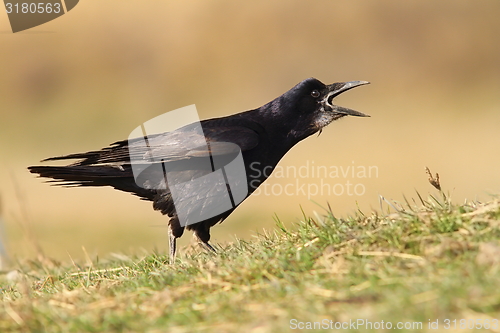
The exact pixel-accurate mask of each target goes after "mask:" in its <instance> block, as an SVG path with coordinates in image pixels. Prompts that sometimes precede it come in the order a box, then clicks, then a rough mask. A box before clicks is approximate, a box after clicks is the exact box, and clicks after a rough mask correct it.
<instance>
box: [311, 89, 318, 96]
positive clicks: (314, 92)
mask: <svg viewBox="0 0 500 333" xmlns="http://www.w3.org/2000/svg"><path fill="white" fill-rule="evenodd" d="M319 95H320V93H319V91H317V90H313V91H311V96H312V97H314V98H318V97H319Z"/></svg>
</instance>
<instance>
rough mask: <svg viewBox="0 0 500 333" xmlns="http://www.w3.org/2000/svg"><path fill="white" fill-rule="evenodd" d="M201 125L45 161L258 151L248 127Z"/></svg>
mask: <svg viewBox="0 0 500 333" xmlns="http://www.w3.org/2000/svg"><path fill="white" fill-rule="evenodd" d="M196 125H197V124H191V125H187V126H184V127H182V128H180V129H178V130H175V131H171V132H166V133H161V134H153V135H149V136H148V137H147V138H135V139H132V140H124V141H118V142H115V143H113V144H111V146H110V147H106V148H103V149H101V150H97V151H89V152H85V153H77V154H70V155H64V156H58V157H51V158H48V159H45V160H44V161H56V160H68V159H80V161H77V162H75V163H73V164H72V165H73V166H91V165H124V164H130V163H131V162H132V163H141V162H144V163H155V162H162V163H165V162H175V161H182V160H188V159H192V158H201V157H209V156H224V155H234V153H235V148H239V150H241V151H242V152H244V151H247V150H250V149H252V148H254V147H256V146H257V145H258V143H259V134H258V133H257V132H256V131H255V130H253V129H251V128H249V127H247V126H238V125H230V126H213V127H205V126H204V128H203V132H200V128H199V127H198V126H196Z"/></svg>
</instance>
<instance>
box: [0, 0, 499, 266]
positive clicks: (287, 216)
mask: <svg viewBox="0 0 500 333" xmlns="http://www.w3.org/2000/svg"><path fill="white" fill-rule="evenodd" d="M499 17H500V1H497V0H489V1H488V0H481V1H461V0H442V1H439V2H437V1H431V0H419V1H399V0H382V1H376V2H367V1H357V0H355V1H334V0H316V1H289V0H286V1H272V2H270V1H251V2H235V1H217V0H213V1H202V0H199V1H182V2H181V1H161V2H160V1H154V2H153V1H151V2H145V1H127V2H123V1H118V0H108V1H81V2H80V3H79V4H78V5H77V6H76V7H75V8H74V9H73V10H72V11H71V12H69V13H68V14H66V15H64V16H62V17H60V18H58V19H56V20H54V21H51V22H49V23H46V24H44V25H41V26H39V27H36V28H33V29H30V30H27V31H24V32H20V33H16V34H13V33H12V32H11V30H10V25H9V22H8V18H7V15H6V14H0V49H1V52H0V115H1V118H0V200H1V206H0V207H1V208H0V209H1V211H0V216H1V219H2V221H3V227H2V228H3V232H2V237H3V239H4V242H5V246H6V251H7V253H8V255H9V256H10V257H11V258H26V257H28V258H30V257H33V256H35V255H37V254H39V253H40V252H43V253H45V254H46V255H48V256H50V257H52V258H56V259H59V260H68V259H69V256H71V257H72V258H82V257H83V256H84V251H83V250H82V247H84V248H85V249H86V251H87V252H88V253H89V255H91V256H96V255H98V256H100V257H103V256H106V255H108V254H109V253H110V252H127V251H131V252H137V250H138V249H140V248H144V249H146V250H148V251H151V250H153V249H158V250H160V251H164V250H165V249H167V246H168V245H167V228H166V227H165V226H166V223H167V218H165V217H164V216H162V215H161V214H160V213H158V212H155V211H153V210H152V207H151V203H149V202H144V201H140V200H138V199H137V198H136V197H133V196H132V195H130V194H127V193H121V192H117V191H114V190H112V189H110V188H85V189H65V188H58V187H51V186H48V184H45V183H44V182H43V180H42V179H37V178H36V177H35V176H34V175H32V174H30V173H29V172H28V171H27V170H26V167H27V166H29V165H36V164H38V163H39V161H40V160H41V159H43V158H46V157H50V156H57V155H64V154H69V153H75V152H81V151H88V150H94V149H99V148H102V147H105V146H107V145H108V144H110V143H112V142H115V141H118V140H122V139H126V138H127V137H128V135H129V133H130V132H131V131H132V130H133V129H134V128H135V127H137V126H138V125H139V124H141V123H143V122H145V121H147V120H149V119H151V118H153V117H155V116H157V115H160V114H162V113H165V112H167V111H171V110H174V109H177V108H179V107H183V106H186V105H190V104H196V106H197V109H198V113H199V115H200V117H201V118H202V119H206V118H210V117H217V116H224V115H229V114H232V113H236V112H240V111H244V110H248V109H253V108H256V107H259V106H261V105H263V104H265V103H267V102H268V101H270V100H272V99H274V98H275V97H277V96H279V95H280V94H282V93H283V92H285V91H287V90H288V89H290V88H291V87H293V86H294V85H295V84H297V83H298V82H299V81H301V80H303V79H305V78H308V77H316V78H318V79H319V80H321V81H323V82H324V83H333V82H339V81H352V80H366V81H370V82H371V85H369V86H364V87H361V88H357V89H355V90H352V91H350V92H348V93H346V94H344V95H342V96H340V97H339V98H338V99H337V100H336V102H337V104H339V105H342V106H346V107H349V108H353V109H355V110H359V111H361V112H364V113H367V114H370V115H371V116H372V117H371V118H354V117H351V118H344V119H341V120H339V121H337V122H334V123H332V124H331V125H330V126H329V127H328V128H326V129H325V130H324V131H323V133H322V134H321V135H320V136H319V137H318V136H313V137H310V138H308V139H307V140H305V141H303V142H301V143H300V144H299V145H297V146H296V147H295V148H294V149H293V150H292V151H290V152H289V154H288V155H287V156H286V157H285V158H284V159H283V160H282V161H281V164H280V165H281V166H283V168H287V167H289V168H296V169H297V170H298V169H299V168H300V167H301V166H304V165H305V167H304V168H305V169H308V170H312V166H313V165H314V166H326V167H328V168H331V167H333V168H337V169H338V170H342V169H341V168H343V170H344V171H347V170H351V171H352V169H348V168H353V167H354V168H356V173H355V174H354V175H353V174H352V173H351V172H350V171H349V172H348V173H347V174H346V175H342V174H340V176H339V177H330V175H329V176H328V177H325V176H322V177H317V176H313V175H312V174H309V175H305V174H304V173H303V174H302V176H303V177H298V178H297V179H296V178H294V177H293V175H290V174H289V175H288V177H287V175H286V174H283V175H282V176H281V177H272V178H271V179H269V180H268V184H269V185H268V193H267V194H266V193H263V192H262V191H261V192H260V194H259V195H255V196H252V197H251V198H249V199H248V200H246V201H245V202H244V204H243V205H242V206H241V207H239V208H238V209H237V210H236V211H235V213H233V214H232V215H231V216H230V217H229V218H228V219H227V220H226V221H225V222H224V223H223V224H221V225H218V226H217V227H216V228H214V229H213V231H212V240H213V242H215V243H218V242H227V241H234V239H235V237H238V238H243V239H251V238H252V235H255V234H256V233H258V232H262V229H263V228H265V229H267V230H271V231H272V230H273V229H275V221H274V217H275V216H276V215H277V216H278V217H279V218H280V220H282V221H283V222H285V223H286V224H289V225H291V224H293V222H295V221H297V220H299V219H300V218H301V217H302V210H303V211H304V213H305V214H306V215H308V216H314V212H317V213H318V214H320V215H321V214H323V212H324V210H323V208H322V207H325V206H327V204H329V205H330V206H331V208H332V210H333V212H334V213H335V214H336V215H337V216H339V217H345V216H348V215H351V214H354V213H355V212H356V211H357V210H358V209H360V210H361V211H363V212H365V213H367V214H368V213H370V212H371V211H372V210H380V205H379V195H383V196H384V197H386V198H390V199H394V200H398V201H402V200H403V195H405V196H406V197H408V198H416V197H417V196H416V193H415V190H417V191H418V192H419V193H421V194H422V196H423V197H427V196H428V195H429V194H432V195H436V190H434V189H433V188H432V187H431V186H430V185H429V183H428V181H427V175H426V174H425V172H424V168H425V166H428V167H429V168H430V169H431V170H432V171H433V172H438V173H439V174H440V176H441V184H442V187H443V189H444V191H445V192H449V193H450V194H451V196H452V199H453V201H454V202H456V203H461V202H463V201H464V200H480V201H487V200H490V199H491V194H497V193H498V192H499V191H500V174H499V162H500V154H499V144H500V131H499V124H500V112H499V111H500V20H499V19H498V18H499ZM308 163H309V164H308ZM369 167H372V169H371V170H372V173H371V174H369V173H366V174H365V177H362V176H363V174H358V173H357V172H358V171H360V170H362V169H363V168H366V170H368V168H369ZM360 168H361V169H360ZM289 170H290V169H289ZM329 170H332V169H329ZM375 170H376V171H377V172H376V173H375ZM303 171H304V170H303ZM304 172H305V171H304ZM297 181H298V182H299V184H306V186H307V185H309V184H316V185H318V186H319V185H320V184H322V183H321V182H323V183H327V184H330V187H331V188H332V187H333V186H337V187H335V190H336V193H330V194H328V193H321V191H319V193H317V194H314V193H309V195H308V194H307V193H306V194H304V193H302V191H300V190H298V189H297V188H296V185H297ZM347 182H349V183H350V184H351V185H352V187H351V191H350V194H349V193H348V189H347V185H346V184H347ZM289 183H291V184H295V185H292V187H291V188H290V187H289V189H293V190H296V193H294V195H285V194H283V193H281V194H280V192H279V189H280V188H283V186H285V185H286V184H289ZM354 185H357V187H356V189H357V193H354V191H353V190H354ZM273 186H274V187H273ZM273 189H274V194H273V192H272V190H273ZM306 189H307V188H306ZM323 189H325V188H324V187H323ZM341 189H344V191H343V193H341ZM311 190H314V186H312V187H311ZM289 192H290V191H289ZM313 192H314V191H313ZM324 192H326V190H324ZM183 239H184V241H183V242H184V243H183V244H188V243H190V242H191V237H190V235H188V234H186V235H185V236H184V237H183Z"/></svg>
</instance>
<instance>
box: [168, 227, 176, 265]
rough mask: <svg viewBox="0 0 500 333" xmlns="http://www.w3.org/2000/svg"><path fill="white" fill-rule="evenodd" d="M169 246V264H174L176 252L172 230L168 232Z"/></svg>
mask: <svg viewBox="0 0 500 333" xmlns="http://www.w3.org/2000/svg"><path fill="white" fill-rule="evenodd" d="M168 238H169V246H170V264H171V265H172V264H173V263H174V262H175V253H176V252H177V237H175V235H174V233H173V232H172V230H170V229H169V230H168Z"/></svg>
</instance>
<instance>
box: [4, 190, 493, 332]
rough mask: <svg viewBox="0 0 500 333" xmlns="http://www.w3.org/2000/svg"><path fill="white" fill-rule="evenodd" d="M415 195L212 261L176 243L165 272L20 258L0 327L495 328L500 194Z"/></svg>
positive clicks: (153, 266)
mask: <svg viewBox="0 0 500 333" xmlns="http://www.w3.org/2000/svg"><path fill="white" fill-rule="evenodd" d="M418 198H419V199H418V200H417V201H416V202H415V201H413V202H411V203H410V202H406V203H404V204H398V203H395V202H390V201H387V200H385V199H383V198H381V199H382V200H381V205H382V207H381V208H382V210H383V213H381V212H378V213H371V214H369V215H365V214H363V213H361V212H359V213H358V215H357V216H353V217H349V218H345V219H341V218H336V217H335V216H334V215H333V214H332V213H331V211H330V210H329V209H325V216H316V217H314V218H304V219H303V221H302V222H300V223H298V224H297V225H296V226H294V227H293V228H285V227H284V226H283V224H282V223H281V222H280V221H279V220H277V223H276V228H275V229H276V231H274V232H273V233H271V234H266V233H265V234H260V235H257V236H256V237H255V239H254V240H253V241H251V242H243V241H238V242H235V243H233V244H223V245H219V246H218V248H219V251H218V253H217V254H212V253H207V252H204V251H203V250H201V248H198V247H193V248H189V249H182V250H183V251H181V255H180V256H179V257H178V258H177V262H176V264H175V265H169V264H167V262H168V257H167V255H166V253H135V254H120V255H113V256H110V257H109V258H106V259H94V260H91V259H90V258H88V259H87V262H86V263H76V262H66V263H57V262H54V261H52V260H50V259H47V258H39V259H38V260H33V261H28V260H25V261H22V262H19V263H18V268H17V273H16V272H10V273H8V274H2V275H1V276H0V286H1V294H2V298H3V304H2V307H3V310H0V332H26V331H32V332H144V331H146V332H199V331H200V332H204V331H214V332H287V331H290V330H291V328H293V327H291V325H294V324H297V325H298V323H299V322H302V323H303V324H304V325H306V323H305V322H315V321H316V322H318V321H321V322H322V323H323V324H325V323H326V324H328V323H329V322H327V321H328V320H332V321H334V322H347V323H348V322H349V321H350V320H352V321H356V320H358V319H360V320H361V319H362V320H365V321H370V322H372V325H374V327H376V325H377V324H378V323H380V322H381V321H382V320H383V321H384V325H385V326H384V327H387V325H388V322H389V323H390V324H392V325H393V326H395V325H397V323H398V322H421V323H422V326H421V327H422V328H421V329H420V328H419V327H418V326H415V327H414V329H409V328H407V329H402V330H397V329H393V330H388V329H379V330H376V329H375V328H374V329H373V330H374V331H419V332H420V331H429V329H428V323H429V320H431V321H432V322H435V321H436V320H439V330H438V331H444V330H445V328H446V326H445V324H446V323H447V322H446V320H447V319H448V320H451V321H450V322H449V326H450V329H449V330H446V331H450V332H451V331H457V329H459V328H461V326H460V325H462V327H465V326H464V325H472V321H470V320H476V322H474V324H475V325H479V324H482V325H485V324H486V325H490V326H491V327H494V326H495V323H496V322H494V319H496V320H498V319H500V288H499V286H500V242H499V238H500V204H499V200H498V199H494V200H493V201H491V202H488V203H483V204H481V203H466V204H463V205H455V204H452V203H451V202H450V201H449V199H448V198H447V197H445V196H444V195H443V197H442V198H440V199H436V198H434V197H431V198H430V199H428V200H425V201H424V200H422V199H421V198H420V196H418ZM389 208H390V211H389V210H388V209H389ZM293 319H295V320H297V321H292V322H291V320H293ZM455 319H456V320H457V321H456V322H455V324H454V322H453V320H455ZM462 319H463V320H465V321H462V322H460V320H462ZM333 325H334V324H333ZM407 325H413V324H407ZM415 325H418V324H415ZM453 325H456V328H457V329H453V328H454V326H453ZM498 326H500V323H498V322H497V324H496V327H497V329H496V331H498V330H500V327H498ZM295 331H301V330H295ZM304 331H311V332H312V331H319V329H316V330H314V329H313V330H304ZM344 331H370V329H369V327H368V326H366V325H360V326H359V327H357V328H353V326H350V327H347V328H346V329H345V330H344ZM434 331H436V330H434ZM462 331H464V332H465V331H466V330H462ZM478 331H481V332H484V331H487V330H485V329H478Z"/></svg>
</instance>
